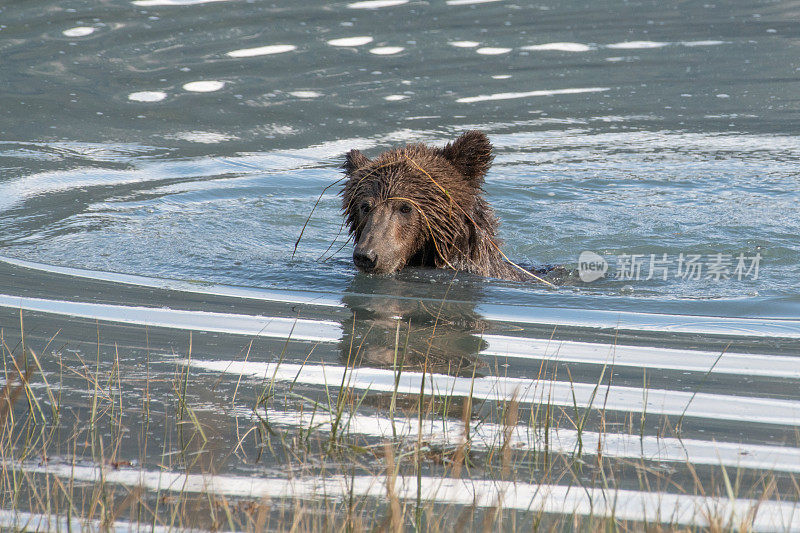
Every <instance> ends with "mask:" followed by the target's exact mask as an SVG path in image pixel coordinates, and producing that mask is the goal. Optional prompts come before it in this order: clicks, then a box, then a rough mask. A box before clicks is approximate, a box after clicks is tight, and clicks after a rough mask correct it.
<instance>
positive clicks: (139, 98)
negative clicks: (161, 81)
mask: <svg viewBox="0 0 800 533" xmlns="http://www.w3.org/2000/svg"><path fill="white" fill-rule="evenodd" d="M166 97H167V93H165V92H164V91H138V92H135V93H131V94H129V95H128V100H131V101H132V102H160V101H161V100H164V99H165V98H166Z"/></svg>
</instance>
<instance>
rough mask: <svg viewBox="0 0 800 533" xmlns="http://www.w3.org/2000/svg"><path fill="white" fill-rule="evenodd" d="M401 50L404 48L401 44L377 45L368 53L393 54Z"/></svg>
mask: <svg viewBox="0 0 800 533" xmlns="http://www.w3.org/2000/svg"><path fill="white" fill-rule="evenodd" d="M403 50H405V48H403V47H402V46H378V47H377V48H373V49H371V50H370V51H369V53H370V54H375V55H378V56H391V55H394V54H399V53H400V52H402V51H403Z"/></svg>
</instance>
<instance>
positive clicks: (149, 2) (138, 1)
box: [132, 0, 230, 7]
mask: <svg viewBox="0 0 800 533" xmlns="http://www.w3.org/2000/svg"><path fill="white" fill-rule="evenodd" d="M229 1H230V0H135V1H134V2H132V3H133V5H135V6H143V7H155V6H194V5H198V4H208V3H211V2H229Z"/></svg>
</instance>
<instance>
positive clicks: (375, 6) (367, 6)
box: [347, 0, 408, 9]
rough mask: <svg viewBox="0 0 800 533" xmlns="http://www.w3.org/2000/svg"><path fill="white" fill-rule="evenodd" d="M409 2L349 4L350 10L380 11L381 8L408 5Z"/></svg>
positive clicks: (373, 0) (374, 0)
mask: <svg viewBox="0 0 800 533" xmlns="http://www.w3.org/2000/svg"><path fill="white" fill-rule="evenodd" d="M407 3H408V0H365V1H363V2H353V3H352V4H347V7H349V8H350V9H379V8H381V7H392V6H400V5H403V4H407Z"/></svg>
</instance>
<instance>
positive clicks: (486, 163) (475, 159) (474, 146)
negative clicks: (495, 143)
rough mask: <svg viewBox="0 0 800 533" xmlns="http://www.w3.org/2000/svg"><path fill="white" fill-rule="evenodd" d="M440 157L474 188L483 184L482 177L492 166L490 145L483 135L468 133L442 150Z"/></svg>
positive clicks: (479, 132) (475, 132) (476, 131)
mask: <svg viewBox="0 0 800 533" xmlns="http://www.w3.org/2000/svg"><path fill="white" fill-rule="evenodd" d="M442 155H444V157H445V158H447V160H448V161H450V163H451V164H452V165H453V166H454V167H456V169H458V171H459V172H461V173H462V174H463V175H464V177H466V178H467V181H468V182H469V183H470V184H471V185H472V186H474V187H480V186H481V185H482V184H483V176H484V175H485V174H486V172H487V171H488V170H489V167H490V166H491V165H492V159H493V158H494V156H493V155H492V143H490V142H489V138H488V137H487V136H486V134H485V133H483V132H482V131H478V130H472V131H468V132H466V133H465V134H463V135H462V136H461V137H459V138H458V139H456V140H455V141H453V142H451V143H449V144H448V145H447V146H445V147H444V148H442Z"/></svg>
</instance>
